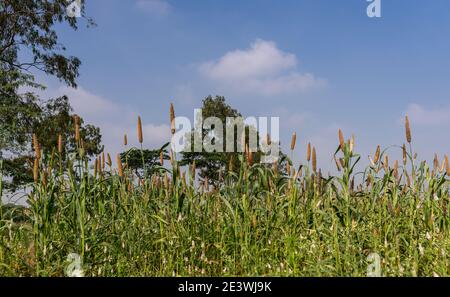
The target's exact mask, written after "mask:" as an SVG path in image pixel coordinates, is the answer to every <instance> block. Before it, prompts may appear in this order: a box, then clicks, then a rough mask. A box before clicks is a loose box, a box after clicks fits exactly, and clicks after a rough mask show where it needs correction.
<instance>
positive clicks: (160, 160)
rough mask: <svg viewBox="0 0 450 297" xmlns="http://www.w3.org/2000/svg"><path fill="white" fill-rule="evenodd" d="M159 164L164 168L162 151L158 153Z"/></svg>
mask: <svg viewBox="0 0 450 297" xmlns="http://www.w3.org/2000/svg"><path fill="white" fill-rule="evenodd" d="M159 164H160V165H161V166H164V153H163V151H161V152H160V153H159Z"/></svg>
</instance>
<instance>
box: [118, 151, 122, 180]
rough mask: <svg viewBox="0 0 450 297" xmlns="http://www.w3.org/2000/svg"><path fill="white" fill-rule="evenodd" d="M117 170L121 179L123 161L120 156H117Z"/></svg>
mask: <svg viewBox="0 0 450 297" xmlns="http://www.w3.org/2000/svg"><path fill="white" fill-rule="evenodd" d="M117 170H118V174H119V177H123V167H122V159H121V158H120V154H117Z"/></svg>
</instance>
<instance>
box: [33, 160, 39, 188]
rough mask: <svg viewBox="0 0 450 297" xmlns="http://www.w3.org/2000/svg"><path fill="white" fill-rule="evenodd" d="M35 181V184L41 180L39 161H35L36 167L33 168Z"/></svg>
mask: <svg viewBox="0 0 450 297" xmlns="http://www.w3.org/2000/svg"><path fill="white" fill-rule="evenodd" d="M33 179H34V182H35V183H37V182H38V180H39V159H38V158H35V159H34V166H33Z"/></svg>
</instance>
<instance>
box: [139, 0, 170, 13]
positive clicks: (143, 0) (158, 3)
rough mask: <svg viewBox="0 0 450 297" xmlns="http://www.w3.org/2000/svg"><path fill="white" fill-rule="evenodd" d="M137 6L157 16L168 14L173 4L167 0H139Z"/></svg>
mask: <svg viewBox="0 0 450 297" xmlns="http://www.w3.org/2000/svg"><path fill="white" fill-rule="evenodd" d="M136 7H137V8H138V9H139V10H141V11H144V12H146V13H149V14H153V15H156V16H166V15H167V14H168V13H169V12H170V10H171V5H170V4H169V3H168V2H167V1H165V0H138V1H137V2H136Z"/></svg>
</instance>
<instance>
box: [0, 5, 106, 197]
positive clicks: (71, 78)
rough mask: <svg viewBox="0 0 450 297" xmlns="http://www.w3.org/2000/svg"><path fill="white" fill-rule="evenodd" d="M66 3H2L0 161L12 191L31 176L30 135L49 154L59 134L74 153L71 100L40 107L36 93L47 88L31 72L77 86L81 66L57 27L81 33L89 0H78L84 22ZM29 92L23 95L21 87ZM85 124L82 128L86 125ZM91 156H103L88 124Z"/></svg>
mask: <svg viewBox="0 0 450 297" xmlns="http://www.w3.org/2000/svg"><path fill="white" fill-rule="evenodd" d="M73 3H74V2H73V1H67V0H2V1H1V2H0V158H1V159H5V160H4V161H5V164H4V165H5V168H6V171H7V175H10V178H12V181H13V182H11V183H10V186H11V187H12V188H14V187H16V186H18V185H20V184H23V183H24V182H26V181H27V178H29V177H30V175H29V174H28V173H29V171H30V168H29V166H28V165H27V164H28V162H29V158H30V156H31V154H30V152H31V135H32V133H36V134H37V135H38V138H39V140H40V141H41V145H42V146H43V149H44V150H51V149H52V148H53V147H54V145H55V143H56V141H57V137H58V134H62V135H63V136H64V138H65V139H66V142H67V146H66V149H67V152H70V151H71V150H73V149H74V142H73V141H72V139H71V137H73V136H72V135H73V134H71V129H72V131H73V119H72V115H71V114H70V113H71V110H72V109H71V107H70V104H69V102H68V99H67V97H62V98H57V99H55V100H49V101H48V102H42V101H41V100H40V99H39V98H38V96H36V95H35V94H34V92H33V91H34V90H35V89H36V88H41V89H42V88H44V86H43V85H41V84H38V83H36V82H35V77H34V75H33V72H32V71H34V72H36V71H37V72H43V73H44V74H47V75H51V76H54V77H57V78H58V79H59V80H60V81H62V82H63V83H65V84H67V85H68V86H71V87H76V86H77V84H76V78H77V77H78V75H79V72H78V70H79V67H80V65H81V61H80V60H79V59H78V58H77V57H73V56H67V55H65V54H64V52H65V51H66V48H65V47H64V45H62V44H61V43H60V42H59V39H58V34H57V32H56V30H55V26H56V25H58V24H66V25H68V26H69V27H70V28H72V29H73V30H77V29H78V25H79V21H80V20H86V21H87V25H88V26H91V25H94V22H93V21H92V19H90V18H87V17H86V15H85V0H76V2H75V4H76V5H77V6H79V9H80V14H81V18H76V17H72V15H71V14H70V13H67V11H68V8H70V7H71V6H73V5H74V4H73ZM24 87H25V88H27V89H31V90H33V91H27V92H24V93H21V92H20V90H21V89H22V90H23V88H24ZM82 122H83V121H82V119H81V123H82ZM81 134H82V136H84V137H85V148H86V150H87V152H88V154H91V155H92V154H95V153H98V152H99V151H100V139H101V136H100V131H99V130H98V128H96V127H94V126H91V125H85V126H82V129H81Z"/></svg>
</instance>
